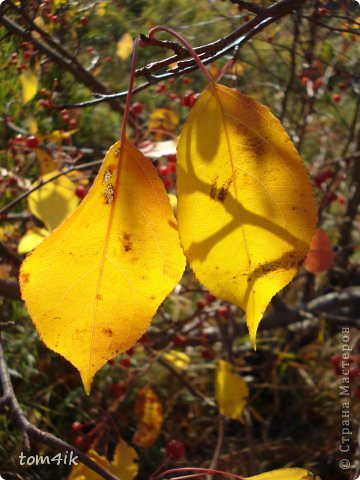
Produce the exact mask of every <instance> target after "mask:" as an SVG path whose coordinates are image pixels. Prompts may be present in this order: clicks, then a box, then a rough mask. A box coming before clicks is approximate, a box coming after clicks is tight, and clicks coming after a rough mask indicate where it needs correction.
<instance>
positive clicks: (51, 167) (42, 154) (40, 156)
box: [35, 148, 57, 176]
mask: <svg viewBox="0 0 360 480" xmlns="http://www.w3.org/2000/svg"><path fill="white" fill-rule="evenodd" d="M35 154H36V158H37V160H38V162H39V167H40V173H41V175H42V176H43V175H46V174H47V173H50V172H54V171H55V170H57V165H56V163H55V162H54V159H53V158H52V156H51V155H50V153H48V152H47V151H46V150H44V149H43V148H36V149H35Z"/></svg>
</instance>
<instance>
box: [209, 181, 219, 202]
mask: <svg viewBox="0 0 360 480" xmlns="http://www.w3.org/2000/svg"><path fill="white" fill-rule="evenodd" d="M217 179H218V177H215V178H214V180H213V181H212V184H211V188H210V198H214V199H215V198H216V188H217V185H216V184H217Z"/></svg>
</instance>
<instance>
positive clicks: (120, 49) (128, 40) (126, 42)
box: [116, 32, 134, 60]
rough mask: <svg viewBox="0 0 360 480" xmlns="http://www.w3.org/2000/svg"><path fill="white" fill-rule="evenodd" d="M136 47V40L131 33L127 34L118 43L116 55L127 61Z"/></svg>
mask: <svg viewBox="0 0 360 480" xmlns="http://www.w3.org/2000/svg"><path fill="white" fill-rule="evenodd" d="M133 47H134V40H133V38H132V36H131V35H130V33H128V32H126V33H124V35H123V36H122V37H121V38H120V40H119V41H118V42H117V46H116V55H117V56H118V57H120V58H121V60H126V59H127V58H129V57H130V55H131V54H132V51H133Z"/></svg>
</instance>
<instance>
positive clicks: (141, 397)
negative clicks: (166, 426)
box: [133, 387, 164, 448]
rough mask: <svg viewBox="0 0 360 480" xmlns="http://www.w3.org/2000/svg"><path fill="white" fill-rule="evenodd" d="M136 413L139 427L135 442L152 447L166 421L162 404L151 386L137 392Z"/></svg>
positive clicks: (141, 445)
mask: <svg viewBox="0 0 360 480" xmlns="http://www.w3.org/2000/svg"><path fill="white" fill-rule="evenodd" d="M135 413H136V418H137V427H136V432H135V434H134V437H133V442H134V443H135V445H138V446H139V447H143V448H150V447H151V446H152V445H153V443H154V442H155V441H156V439H157V438H158V436H159V433H160V431H161V427H162V424H163V421H164V418H163V413H162V405H161V403H160V401H159V399H158V397H157V395H156V393H155V392H154V390H153V389H152V388H151V387H145V388H143V389H142V390H139V391H138V392H137V395H136V404H135Z"/></svg>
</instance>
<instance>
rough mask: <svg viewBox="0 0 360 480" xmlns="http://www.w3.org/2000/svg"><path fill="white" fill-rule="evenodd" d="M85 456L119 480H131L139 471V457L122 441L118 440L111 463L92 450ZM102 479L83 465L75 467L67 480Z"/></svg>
mask: <svg viewBox="0 0 360 480" xmlns="http://www.w3.org/2000/svg"><path fill="white" fill-rule="evenodd" d="M87 455H88V456H89V457H90V458H91V460H94V462H96V463H97V464H98V465H100V466H101V467H103V468H106V469H107V470H109V471H110V472H111V473H113V474H114V475H116V476H117V477H119V478H121V480H133V479H134V478H135V477H136V475H137V474H138V471H139V456H138V454H137V452H136V450H135V449H134V448H132V447H130V446H129V445H128V444H127V443H126V442H125V441H124V440H120V442H119V443H118V444H117V447H116V449H115V452H114V458H113V460H112V462H109V460H108V459H107V458H106V457H103V456H101V455H99V454H98V453H97V452H95V451H94V450H89V451H88V452H87ZM100 479H102V477H100V475H98V474H97V473H95V472H94V471H93V470H91V469H90V468H88V467H86V466H85V465H84V464H83V463H79V464H78V465H75V466H74V467H73V468H72V470H71V474H70V476H69V477H68V480H100Z"/></svg>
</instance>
